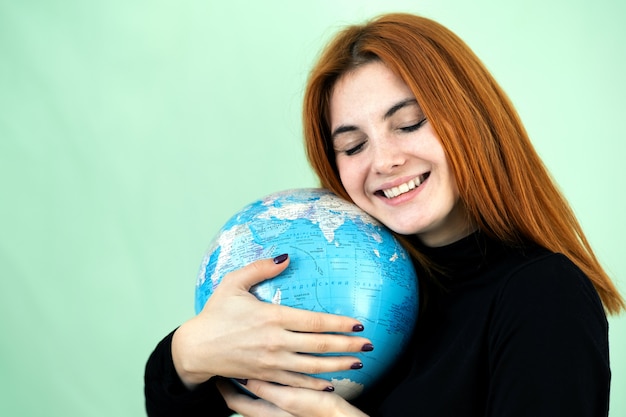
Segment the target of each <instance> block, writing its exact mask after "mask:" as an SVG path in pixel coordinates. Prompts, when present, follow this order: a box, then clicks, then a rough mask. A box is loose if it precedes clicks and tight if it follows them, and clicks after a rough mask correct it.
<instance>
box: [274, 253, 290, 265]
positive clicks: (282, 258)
mask: <svg viewBox="0 0 626 417" xmlns="http://www.w3.org/2000/svg"><path fill="white" fill-rule="evenodd" d="M288 257H289V255H287V254H286V253H283V254H282V255H278V256H277V257H275V258H274V263H275V264H282V263H283V262H285V261H286V260H287V258H288Z"/></svg>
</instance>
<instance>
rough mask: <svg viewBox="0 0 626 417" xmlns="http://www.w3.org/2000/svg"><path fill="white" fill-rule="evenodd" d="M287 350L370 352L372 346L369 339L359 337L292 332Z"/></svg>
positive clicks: (316, 352) (306, 351) (318, 352)
mask: <svg viewBox="0 0 626 417" xmlns="http://www.w3.org/2000/svg"><path fill="white" fill-rule="evenodd" d="M289 348H290V350H291V351H292V352H301V353H315V354H320V353H348V352H371V351H372V350H374V345H373V344H372V342H371V341H370V340H369V339H367V338H365V337H360V336H348V335H344V334H336V333H333V334H327V333H299V332H292V333H291V334H290V335H289Z"/></svg>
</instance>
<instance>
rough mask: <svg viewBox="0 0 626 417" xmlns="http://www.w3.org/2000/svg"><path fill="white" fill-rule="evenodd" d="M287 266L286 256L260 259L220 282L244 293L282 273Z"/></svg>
mask: <svg viewBox="0 0 626 417" xmlns="http://www.w3.org/2000/svg"><path fill="white" fill-rule="evenodd" d="M288 265H289V256H288V255H287V254H283V255H279V256H277V257H275V258H268V259H260V260H258V261H255V262H252V263H249V264H248V265H246V266H244V267H243V268H241V269H238V270H236V271H233V272H230V273H228V274H226V275H225V276H224V279H223V281H222V282H227V283H228V285H236V286H238V287H240V288H241V289H243V290H244V291H250V288H252V287H253V286H254V285H256V284H258V283H259V282H262V281H265V280H267V279H270V278H274V277H275V276H277V275H278V274H280V273H281V272H283V271H284V270H285V268H287V266H288ZM218 288H219V286H218Z"/></svg>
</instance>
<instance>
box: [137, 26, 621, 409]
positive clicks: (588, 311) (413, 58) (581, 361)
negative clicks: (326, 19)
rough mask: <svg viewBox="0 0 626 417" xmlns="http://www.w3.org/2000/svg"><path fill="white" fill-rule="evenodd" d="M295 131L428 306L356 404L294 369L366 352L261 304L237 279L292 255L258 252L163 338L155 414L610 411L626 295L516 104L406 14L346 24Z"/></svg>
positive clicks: (327, 329) (150, 405)
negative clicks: (387, 233)
mask: <svg viewBox="0 0 626 417" xmlns="http://www.w3.org/2000/svg"><path fill="white" fill-rule="evenodd" d="M304 128H305V129H304V131H305V140H306V148H307V152H308V157H309V160H310V162H311V164H312V166H313V168H314V169H315V171H316V173H317V174H318V176H319V178H320V182H321V185H322V186H323V187H326V188H328V189H330V190H332V191H334V192H335V193H337V194H338V195H340V196H342V197H344V198H345V199H347V200H350V201H353V202H354V203H356V204H357V205H358V206H359V207H361V208H362V209H363V210H365V211H366V212H368V213H370V214H371V215H373V216H374V217H376V218H378V219H379V220H380V221H381V222H383V223H384V224H385V225H386V226H387V227H389V228H390V229H391V230H393V231H394V232H395V233H396V234H397V235H398V236H399V237H400V238H401V239H402V241H403V242H404V244H405V245H406V247H407V248H408V249H409V250H410V251H411V253H412V254H413V256H414V258H415V264H416V268H418V270H419V275H420V276H421V277H422V278H423V279H421V282H420V285H421V289H422V291H421V294H423V300H422V303H421V312H420V315H419V318H418V324H417V327H416V329H415V332H414V336H413V340H412V343H411V346H410V348H409V349H408V351H407V353H406V354H405V356H404V357H403V358H401V360H400V361H399V363H398V364H397V366H395V367H394V369H390V370H389V373H388V375H387V377H386V379H385V380H384V381H382V382H381V383H380V384H378V385H377V386H376V387H375V389H374V390H373V391H370V392H369V393H368V395H366V396H364V397H363V398H358V399H357V400H356V401H354V402H353V403H350V402H348V401H346V400H344V399H342V398H341V397H339V396H338V395H335V394H333V393H332V391H333V388H332V386H331V385H330V383H329V382H328V381H324V380H320V379H317V378H313V377H310V376H306V375H304V374H303V373H317V372H325V371H336V370H341V369H350V368H351V367H352V368H354V367H358V366H359V363H358V361H357V359H355V357H352V356H350V355H349V354H344V355H343V356H332V357H320V356H315V355H306V354H303V353H320V352H358V351H360V350H365V351H367V350H369V349H371V345H370V341H369V340H367V339H364V338H362V337H360V336H359V333H358V332H359V331H360V330H362V326H361V323H358V322H357V321H356V320H354V319H352V318H349V317H340V316H332V315H326V314H321V313H312V312H307V311H301V310H295V309H290V308H288V307H284V306H276V305H270V304H268V303H262V302H259V301H257V300H256V299H255V298H254V297H253V296H252V295H251V294H250V293H249V292H248V290H249V289H250V287H251V286H252V285H254V284H255V283H257V282H260V281H262V280H264V279H268V278H271V277H273V276H276V275H277V274H279V273H280V272H281V271H282V270H283V269H284V268H285V267H286V265H287V264H288V255H287V254H286V255H283V256H279V257H277V258H275V259H274V260H273V261H272V260H260V261H258V262H255V263H253V264H250V265H249V266H247V267H245V268H243V269H241V270H239V271H236V272H234V273H232V274H230V275H229V276H227V277H226V278H225V279H224V281H223V283H222V284H221V285H220V287H219V288H218V289H217V291H216V292H215V293H214V295H213V296H212V297H211V298H210V299H209V301H208V302H207V304H206V306H205V308H204V310H203V311H202V312H201V313H200V314H199V315H198V316H196V317H194V318H192V319H191V320H189V321H188V322H186V323H184V324H183V325H182V326H181V327H180V328H178V329H177V330H176V331H175V332H173V333H172V334H171V335H169V336H168V337H166V338H165V339H164V340H163V341H162V342H161V343H160V344H159V346H157V348H156V349H155V351H154V353H153V354H152V356H151V358H150V360H149V361H148V364H147V367H146V404H147V409H148V414H149V415H151V416H160V415H184V416H196V415H198V416H199V415H212V416H228V415H230V414H231V413H232V411H236V412H239V413H241V414H243V415H245V416H324V417H329V416H363V415H372V416H373V415H380V416H399V415H420V416H461V415H462V416H502V415H507V416H550V417H554V416H559V415H563V416H594V417H595V416H602V415H607V414H608V400H609V386H610V368H609V352H608V327H607V321H606V316H605V311H608V312H609V313H618V312H619V311H620V310H622V309H623V308H624V301H623V299H622V298H621V297H620V295H619V294H618V293H617V291H616V289H615V287H614V285H613V284H612V282H611V280H610V279H609V277H608V276H607V275H606V273H605V272H604V271H603V269H602V267H601V266H600V265H599V263H598V261H597V259H596V258H595V256H594V254H593V251H592V249H591V248H590V246H589V244H588V242H587V240H586V238H585V236H584V234H583V232H582V230H581V228H580V226H579V224H578V223H577V221H576V219H575V217H574V215H573V213H572V211H571V209H570V208H569V206H568V204H567V202H566V201H565V200H564V198H563V197H562V196H561V194H560V193H559V191H558V190H557V188H556V186H555V185H554V183H553V182H552V180H551V179H550V176H549V174H548V172H547V171H546V169H545V167H544V166H543V164H542V162H541V160H540V159H539V157H538V155H537V153H536V152H535V150H534V149H533V147H532V145H531V143H530V141H529V139H528V136H527V134H526V132H525V130H524V128H523V126H522V123H521V122H520V120H519V118H518V116H517V114H516V112H515V110H514V108H513V106H512V105H511V103H510V102H509V100H508V99H507V97H506V95H505V94H504V93H503V91H502V90H501V88H500V87H499V86H498V85H497V83H496V82H495V81H494V79H493V77H492V76H491V75H490V74H489V73H488V72H487V70H486V69H485V68H484V66H483V65H482V63H481V62H480V61H479V59H478V58H477V57H476V56H475V55H474V54H473V52H472V51H471V50H470V49H469V48H468V47H467V46H466V45H465V44H464V43H463V42H462V41H461V40H460V39H459V38H458V37H456V36H455V35H454V34H453V33H451V32H450V31H449V30H447V29H446V28H444V27H442V26H441V25H439V24H437V23H435V22H433V21H431V20H428V19H424V18H421V17H417V16H413V15H408V14H390V15H384V16H382V17H380V18H378V19H375V20H373V21H371V22H369V23H367V24H365V25H362V26H352V27H349V28H347V29H345V30H344V31H343V32H341V33H340V34H338V35H337V36H336V38H335V39H334V40H333V41H332V42H331V43H330V44H329V46H328V47H327V48H326V50H325V51H324V53H323V54H322V56H321V58H320V59H319V61H318V63H317V65H316V66H315V67H314V68H313V71H312V73H311V76H310V78H309V82H308V85H307V90H306V93H305V100H304ZM337 332H348V333H350V332H354V333H352V334H353V335H352V336H346V335H337V334H332V333H337ZM222 377H228V378H237V379H240V380H241V383H245V384H246V388H247V389H248V390H249V391H251V392H252V393H254V394H256V396H257V397H258V399H253V398H252V397H250V396H248V395H245V394H241V392H240V391H238V390H237V389H236V388H235V386H234V385H233V383H232V382H230V381H229V380H226V379H222Z"/></svg>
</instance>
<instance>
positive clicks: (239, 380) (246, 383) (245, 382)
mask: <svg viewBox="0 0 626 417" xmlns="http://www.w3.org/2000/svg"><path fill="white" fill-rule="evenodd" d="M235 381H237V382H239V383H240V384H241V385H248V380H247V379H239V378H235Z"/></svg>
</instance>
